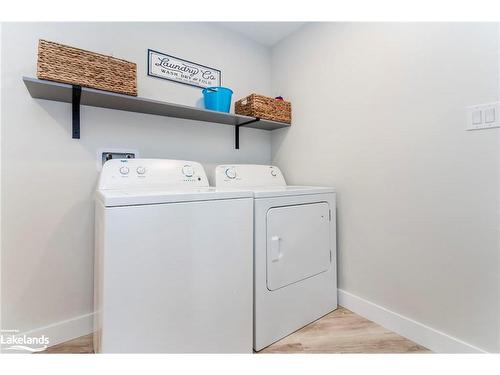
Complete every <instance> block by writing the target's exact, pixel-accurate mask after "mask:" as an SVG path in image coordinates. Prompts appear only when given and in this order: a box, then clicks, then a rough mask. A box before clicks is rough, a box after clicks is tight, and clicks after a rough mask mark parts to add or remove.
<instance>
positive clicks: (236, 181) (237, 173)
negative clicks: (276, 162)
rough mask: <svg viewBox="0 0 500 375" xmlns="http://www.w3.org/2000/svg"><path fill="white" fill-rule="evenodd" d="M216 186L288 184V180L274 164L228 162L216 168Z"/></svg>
mask: <svg viewBox="0 0 500 375" xmlns="http://www.w3.org/2000/svg"><path fill="white" fill-rule="evenodd" d="M215 186H216V187H219V188H221V187H222V188H224V187H252V186H286V182H285V178H284V177H283V174H282V173H281V171H280V169H279V168H278V167H275V166H273V165H257V164H227V165H218V166H217V167H216V168H215Z"/></svg>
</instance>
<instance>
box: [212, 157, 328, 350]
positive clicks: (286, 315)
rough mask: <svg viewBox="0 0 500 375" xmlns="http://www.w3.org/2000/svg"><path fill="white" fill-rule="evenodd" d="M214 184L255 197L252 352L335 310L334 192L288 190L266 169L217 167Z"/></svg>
mask: <svg viewBox="0 0 500 375" xmlns="http://www.w3.org/2000/svg"><path fill="white" fill-rule="evenodd" d="M215 185H216V187H217V188H220V189H235V188H240V189H245V190H246V189H251V190H252V191H253V195H254V341H253V345H254V349H255V350H256V351H259V350H261V349H263V348H265V347H266V346H268V345H270V344H272V343H273V342H276V341H278V340H280V339H282V338H283V337H285V336H287V335H289V334H290V333H292V332H294V331H296V330H298V329H300V328H301V327H303V326H305V325H307V324H309V323H311V322H313V321H314V320H316V319H318V318H320V317H322V316H324V315H326V314H328V313H329V312H331V311H333V310H335V309H336V308H337V271H336V225H335V190H334V189H333V188H329V187H311V186H288V185H287V184H286V182H285V179H284V177H283V174H282V173H281V171H280V169H279V168H277V167H275V166H266V165H219V166H217V167H216V170H215Z"/></svg>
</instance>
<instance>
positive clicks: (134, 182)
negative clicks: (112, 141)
mask: <svg viewBox="0 0 500 375" xmlns="http://www.w3.org/2000/svg"><path fill="white" fill-rule="evenodd" d="M190 186H191V187H194V188H200V187H208V179H207V176H206V174H205V170H204V169H203V166H202V165H201V164H200V163H197V162H195V161H187V160H169V159H111V160H108V161H107V162H106V163H104V165H103V167H102V172H101V176H100V178H99V185H98V189H100V190H110V189H125V188H127V189H128V188H150V187H154V188H169V189H172V188H177V187H179V188H183V189H185V188H187V187H190Z"/></svg>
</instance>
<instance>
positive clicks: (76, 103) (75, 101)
mask: <svg viewBox="0 0 500 375" xmlns="http://www.w3.org/2000/svg"><path fill="white" fill-rule="evenodd" d="M72 92H73V95H72V100H71V105H72V111H71V112H72V118H73V139H80V99H81V97H82V87H81V86H77V85H73V89H72Z"/></svg>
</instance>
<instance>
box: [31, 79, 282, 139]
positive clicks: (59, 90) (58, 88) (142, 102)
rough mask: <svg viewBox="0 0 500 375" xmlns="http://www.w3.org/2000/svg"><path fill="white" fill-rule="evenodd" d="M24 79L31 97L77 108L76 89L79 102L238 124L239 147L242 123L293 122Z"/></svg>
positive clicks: (263, 126) (263, 125)
mask: <svg viewBox="0 0 500 375" xmlns="http://www.w3.org/2000/svg"><path fill="white" fill-rule="evenodd" d="M23 81H24V84H25V85H26V88H27V89H28V91H29V93H30V95H31V97H32V98H35V99H45V100H54V101H58V102H64V103H72V104H73V110H74V111H75V104H76V105H78V103H75V102H74V100H73V99H74V97H75V92H76V93H77V95H78V94H79V104H80V105H87V106H91V107H100V108H108V109H116V110H120V111H129V112H137V113H145V114H150V115H158V116H165V117H174V118H182V119H187V120H193V121H202V122H211V123H216V124H224V125H231V126H234V127H235V128H236V132H235V133H236V148H238V146H239V145H238V143H239V132H238V129H239V127H240V126H246V127H249V128H254V129H263V130H274V129H280V128H287V127H289V126H290V124H285V123H282V122H276V121H269V120H261V119H258V118H255V117H249V116H241V115H235V114H231V113H224V112H216V111H209V110H206V109H201V108H195V107H189V106H185V105H180V104H173V103H167V102H162V101H158V100H153V99H148V98H141V97H135V96H128V95H122V94H116V93H112V92H107V91H101V90H95V89H91V88H86V87H82V88H81V89H80V88H79V87H75V86H72V85H69V84H65V83H58V82H52V81H46V80H40V79H36V78H30V77H23ZM76 98H78V96H76ZM78 110H79V108H78ZM77 125H78V129H77V132H76V133H75V129H73V130H74V131H73V138H80V134H79V133H80V130H79V115H78V124H77ZM73 126H74V127H75V113H73Z"/></svg>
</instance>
